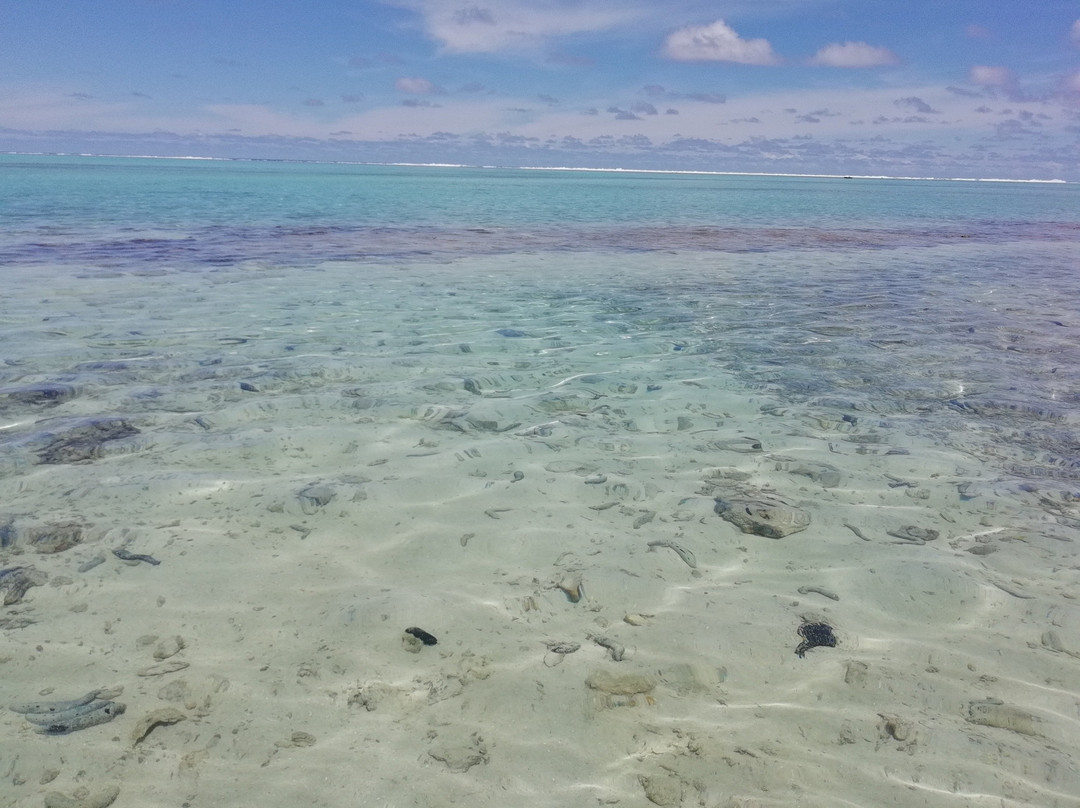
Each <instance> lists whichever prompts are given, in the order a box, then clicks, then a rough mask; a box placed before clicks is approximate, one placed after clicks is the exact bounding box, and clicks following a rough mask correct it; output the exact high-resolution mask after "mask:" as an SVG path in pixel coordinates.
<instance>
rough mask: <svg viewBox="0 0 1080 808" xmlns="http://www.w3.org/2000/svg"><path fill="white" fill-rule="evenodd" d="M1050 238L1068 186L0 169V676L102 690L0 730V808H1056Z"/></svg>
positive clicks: (1058, 496)
mask: <svg viewBox="0 0 1080 808" xmlns="http://www.w3.org/2000/svg"><path fill="white" fill-rule="evenodd" d="M1078 246H1080V191H1078V190H1077V186H1074V185H1056V184H1055V185H1046V184H1019V183H968V182H941V181H914V180H870V179H850V180H848V179H840V178H808V177H755V176H705V175H669V174H630V173H593V172H580V171H549V170H542V171H532V170H509V169H480V168H446V167H391V166H343V165H322V164H294V163H258V162H223V161H213V162H211V161H192V160H165V159H120V158H108V159H106V158H76V157H30V156H18V157H16V156H6V157H0V289H2V294H0V345H2V351H0V359H2V360H3V364H2V365H0V544H2V547H0V568H3V569H4V570H10V569H13V568H16V567H24V568H25V567H33V569H34V570H35V571H36V572H35V575H36V576H37V577H36V580H40V581H41V582H42V583H41V584H38V585H36V586H33V587H31V588H29V589H28V591H27V592H26V594H25V599H16V600H15V601H14V602H11V603H9V604H8V605H7V606H5V607H4V610H3V612H0V630H2V631H3V632H4V634H5V638H6V640H7V642H8V644H9V647H10V648H11V649H13V650H12V651H11V652H10V653H8V652H6V651H5V652H3V653H2V654H0V657H3V659H4V662H3V663H2V664H4V666H5V668H4V670H5V676H4V677H3V680H4V681H3V686H2V688H3V689H2V693H0V695H2V697H3V698H4V699H6V700H7V702H8V703H14V702H22V703H25V702H30V701H33V700H35V699H38V698H41V697H43V695H39V694H42V692H43V691H46V694H49V693H53V694H55V695H50V696H49V698H56V699H66V698H72V697H75V696H78V695H81V694H82V693H85V692H87V691H89V690H91V689H93V688H97V687H105V686H112V685H123V687H124V691H123V695H122V697H119V698H121V700H122V701H124V702H125V703H126V704H127V712H126V714H125V715H124V716H121V717H120V718H118V719H117V720H116V721H115V722H112V723H109V724H106V725H105V726H103V727H102V726H99V727H92V728H89V729H86V730H81V731H79V732H75V733H72V734H71V735H69V736H61V737H56V738H54V737H48V736H41V735H37V734H34V733H33V731H32V729H28V728H27V727H25V726H23V725H22V724H21V723H19V722H20V721H22V719H20V718H18V716H15V717H12V716H7V717H6V718H7V720H8V723H7V724H5V725H4V728H3V731H4V732H6V733H8V737H12V738H18V741H19V745H20V747H19V749H20V751H19V761H20V762H19V763H18V764H17V766H16V768H17V769H18V771H16V772H15V775H13V780H15V781H17V782H16V785H17V789H18V794H17V795H16V799H17V800H19V802H17V803H16V804H20V805H21V804H39V803H38V802H37V801H39V800H40V794H39V793H38V792H39V791H40V790H41V784H43V783H45V782H46V781H45V779H44V777H43V775H42V774H41V772H43V771H53V770H56V771H58V772H59V774H58V775H54V777H55V778H56V779H55V781H54V786H55V787H56V788H57V789H58V790H60V791H62V792H67V793H71V792H73V790H74V789H75V788H76V787H77V786H78V785H80V784H83V783H85V782H90V783H91V784H92V785H95V787H96V786H97V785H99V784H104V783H106V782H117V783H119V784H120V789H121V790H120V797H119V798H118V801H117V802H116V803H115V804H116V805H118V806H124V805H148V804H175V803H176V802H177V799H178V798H180V797H183V798H184V799H185V800H186V801H188V802H189V803H190V804H192V805H221V804H241V803H243V802H244V801H245V800H246V799H247V797H250V793H252V792H251V789H253V788H256V787H257V788H260V789H272V790H273V791H274V792H275V793H277V794H279V795H280V796H279V799H280V800H281V804H283V805H284V804H286V803H289V802H293V803H295V802H296V801H298V800H301V799H303V800H305V801H314V802H316V803H317V804H328V805H329V804H346V803H347V802H348V801H352V802H357V801H358V800H359V801H362V802H363V803H364V804H370V805H383V804H386V805H400V804H409V805H423V806H429V805H430V806H437V805H445V804H456V803H462V802H464V801H466V800H468V801H469V803H470V804H473V805H483V806H489V805H490V806H493V807H494V806H503V805H509V804H515V805H525V804H529V805H552V806H557V805H559V806H561V805H570V804H583V802H582V799H581V797H582V794H588V795H589V796H588V800H593V799H598V800H601V801H607V802H610V803H614V802H617V801H621V802H623V804H635V805H636V804H645V802H644V800H645V799H646V796H645V794H646V793H649V789H654V792H653V793H654V795H657V794H659V793H660V792H661V790H662V789H661V786H660V785H659V784H660V783H661V781H662V782H663V783H666V785H665V786H664V788H666V791H665V792H664V793H666V794H668V795H669V796H668V798H670V799H671V800H674V799H675V798H674V797H670V794H671V793H673V792H679V793H681V794H682V796H681V797H680V798H679V800H676V801H669V802H668V803H667V804H673V805H678V804H684V805H689V804H696V803H695V802H694V800H695V795H696V798H697V799H698V802H699V803H700V804H707V805H726V804H740V801H741V802H742V804H760V805H780V804H791V803H787V802H784V799H781V798H777V797H776V796H775V795H777V794H779V793H786V792H782V791H781V790H782V789H787V788H789V787H793V786H791V784H792V783H794V784H797V788H798V790H799V795H798V797H799V800H801V802H800V804H806V805H821V806H832V805H836V804H840V803H841V802H843V803H844V804H862V805H884V804H889V805H905V804H915V803H912V802H911V800H912V799H913V797H912V795H913V794H918V793H919V792H920V790H923V791H922V794H921V796H925V797H926V799H927V800H929V801H928V802H927V803H926V804H936V805H938V804H939V805H957V806H959V805H969V804H972V803H971V801H972V800H973V799H979V798H980V797H978V795H987V794H992V795H997V796H999V797H1000V799H1001V800H1002V804H1006V805H1021V804H1040V805H1075V804H1076V803H1075V800H1074V799H1073V798H1072V797H1071V796H1069V795H1071V794H1076V793H1080V769H1078V767H1077V765H1076V761H1077V760H1078V759H1080V717H1078V715H1077V713H1076V704H1077V703H1080V691H1077V688H1076V685H1075V680H1076V677H1075V665H1076V658H1077V656H1078V655H1080V609H1077V607H1076V606H1075V605H1074V604H1075V603H1076V602H1077V598H1080V575H1078V573H1077V562H1076V550H1075V546H1076V542H1077V541H1078V540H1080V448H1078V447H1080V273H1078V272H1077V271H1076V268H1077V256H1078V255H1080V250H1078ZM755 498H757V499H755ZM760 498H766V499H769V498H778V499H779V500H780V501H781V506H780V507H779V510H778V511H777V513H778V514H779V515H778V516H777V517H776V518H777V519H780V520H781V521H782V520H783V519H784V518H786V517H785V516H784V514H785V513H793V512H795V511H801V512H804V513H805V515H806V518H807V519H809V520H810V524H809V527H807V528H805V529H804V530H803V531H801V532H796V533H794V534H792V535H789V536H786V537H783V538H781V539H772V538H768V537H767V536H765V535H755V534H752V533H745V532H740V530H739V529H738V528H736V527H735V526H734V525H733V524H731V523H729V522H728V521H726V520H725V519H723V518H721V516H720V515H719V512H720V510H722V508H721V507H720V505H719V504H718V503H717V500H720V501H721V502H729V501H736V502H747V503H750V502H755V501H758V500H759V499H760ZM746 507H747V508H749V507H750V506H749V505H747V506H746ZM748 512H749V511H748ZM73 526H75V527H77V528H78V531H77V532H78V541H76V542H74V544H73V545H72V546H69V547H66V548H65V549H62V550H60V551H58V552H43V551H42V546H43V545H42V542H43V541H45V540H46V539H49V540H52V538H55V537H56V536H59V535H61V534H63V535H67V536H70V535H73V534H72V530H73V529H74V528H73ZM61 528H63V529H61ZM912 528H914V531H912V530H911V529H912ZM928 536H931V538H927V537H928ZM43 537H44V539H43ZM50 537H52V538H50ZM673 544H674V545H675V546H677V547H678V548H679V551H678V552H672V550H673V549H674V547H672V545H673ZM119 548H127V549H129V550H130V551H132V552H136V553H146V554H150V555H152V556H153V557H154V558H155V560H158V561H160V564H159V565H155V566H149V565H147V564H139V563H138V562H131V563H130V564H125V563H123V562H122V561H119V560H117V559H116V558H115V557H113V556H112V555H111V554H110V553H109V552H108V551H109V550H112V549H119ZM668 548H670V549H668ZM50 549H52V548H50ZM687 551H689V552H687ZM687 559H689V560H687ZM821 590H824V591H825V592H826V593H828V594H824V595H823V594H821ZM4 591H5V593H7V594H6V595H5V597H7V598H8V599H9V600H10V598H11V597H12V596H11V595H10V591H11V590H9V589H5V590H4ZM571 592H577V593H578V594H577V596H575V597H573V598H571V597H570V593H571ZM582 592H583V593H584V594H582ZM800 621H804V622H806V621H812V622H828V623H829V624H831V625H832V626H834V627H835V629H836V632H837V637H838V643H837V646H836V647H835V648H815V649H811V650H810V651H809V652H808V653H807V654H806V657H805V658H800V657H798V656H796V655H795V653H794V650H795V648H796V647H797V644H798V642H799V635H797V633H796V629H797V628H798V627H799V626H800ZM406 626H420V627H422V628H424V629H425V630H428V631H430V632H432V633H434V634H435V635H437V636H438V637H439V644H438V645H437V646H434V648H425V649H423V650H420V651H419V652H418V653H417V654H416V655H413V654H412V653H409V652H408V651H403V650H402V646H401V637H400V633H401V630H402V629H403V628H405V627H406ZM601 634H603V635H605V636H604V638H605V639H610V640H613V645H614V646H615V648H616V649H617V648H619V647H623V646H625V647H624V649H623V650H624V651H625V659H623V658H616V657H621V656H622V655H621V654H618V653H616V651H615V650H612V649H611V648H610V646H608V645H601V644H598V643H597V642H596V639H595V638H596V637H597V636H599V635H601ZM174 635H175V636H182V638H183V643H179V642H172V644H171V646H170V645H166V646H165V648H166V650H165V651H162V652H161V653H160V654H159V656H158V657H153V656H152V652H154V649H155V648H156V647H159V646H157V643H158V642H164V640H162V639H161V638H166V639H167V638H171V637H173V636H174ZM148 637H150V638H152V639H147V638H148ZM572 643H577V644H579V645H580V646H581V647H580V649H579V650H576V651H574V652H572V653H568V654H565V655H564V654H561V653H556V652H553V651H551V650H549V649H550V648H551V647H552V645H553V644H554V645H559V646H560V647H564V646H568V645H570V644H572ZM178 645H180V646H182V647H181V648H180V650H179V651H177V650H176V648H177V646H178ZM170 649H171V650H170ZM413 650H416V649H413ZM162 658H164V661H166V662H167V661H168V660H169V659H173V660H181V661H183V662H185V663H188V664H189V666H190V667H188V668H178V669H177V670H175V671H173V672H172V673H165V674H161V673H160V671H159V672H157V673H147V672H146V671H145V668H146V666H150V665H154V664H158V663H159V662H160V661H161V660H162ZM156 660H157V661H156ZM597 670H601V671H604V670H606V671H609V672H617V673H620V674H621V673H622V672H624V671H626V672H630V673H632V674H635V675H640V676H639V679H638V680H636V681H644V682H645V683H646V684H644V685H641V687H644V688H652V689H645V690H633V688H632V687H630V686H629V685H623V686H619V685H611V686H610V687H609V689H608V690H604V689H603V688H602V687H598V686H596V681H597V679H596V677H595V673H596V671H597ZM155 677H160V678H155ZM640 677H644V678H640ZM589 682H591V683H592V684H589ZM627 690H629V692H624V691H627ZM163 706H171V707H172V708H174V709H178V710H180V711H181V712H182V713H183V714H184V721H183V722H181V723H179V724H177V725H176V726H175V727H173V726H171V725H169V726H163V727H161V728H159V729H154V731H153V734H152V735H150V736H149V737H148V739H147V740H146V741H138V742H136V743H135V744H134V745H135V746H136V747H137V748H138V749H139V750H148V749H150V750H152V753H147V754H145V755H144V754H143V752H142V751H140V752H139V753H138V754H132V753H131V752H130V748H131V746H132V745H133V744H132V743H131V741H130V736H129V732H130V725H132V724H134V723H135V722H136V721H137V720H138V719H139V718H140V717H141V716H144V715H146V714H149V713H150V712H151V711H152V710H154V709H160V708H162V707H163ZM124 722H127V723H126V724H125V723H124ZM117 727H120V729H117ZM297 733H299V734H297ZM304 733H308V734H307V735H305V734H304ZM117 738H120V739H122V740H121V741H119V742H117V741H116V739H117ZM222 738H224V739H225V740H224V741H221V739H222ZM211 739H216V740H211ZM297 739H299V740H297ZM309 740H310V743H309ZM309 747H310V748H309ZM463 750H464V751H463ZM1002 750H1007V751H1002ZM0 754H3V746H2V745H0ZM448 761H449V762H448ZM766 762H768V763H769V765H765V763H766ZM12 765H16V764H12ZM20 767H21V768H20ZM417 772H419V775H418V774H417ZM87 773H89V774H87ZM178 778H179V779H178ZM646 783H650V784H651V785H649V786H646V785H645V784H646ZM256 784H258V785H256ZM54 786H50V788H52V787H54ZM102 787H104V786H102ZM643 788H644V789H645V793H643V791H642V789H643ZM245 795H246V796H245ZM349 804H351V803H349ZM919 804H921V803H919ZM995 804H996V803H995Z"/></svg>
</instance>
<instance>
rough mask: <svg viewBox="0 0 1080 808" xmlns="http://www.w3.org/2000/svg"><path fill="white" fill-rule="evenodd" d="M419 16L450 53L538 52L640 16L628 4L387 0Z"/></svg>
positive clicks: (561, 0) (551, 0)
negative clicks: (556, 42)
mask: <svg viewBox="0 0 1080 808" xmlns="http://www.w3.org/2000/svg"><path fill="white" fill-rule="evenodd" d="M384 1H385V2H388V3H390V4H392V5H398V6H402V7H404V8H408V9H411V10H413V11H415V12H417V13H418V14H419V15H420V17H421V19H422V21H423V26H424V30H425V33H426V34H427V35H428V36H429V37H430V38H431V39H433V40H435V41H436V42H439V43H440V44H441V45H442V47H443V48H444V49H445V50H446V51H447V52H449V53H498V52H501V51H509V50H515V49H517V50H521V49H525V50H530V51H531V50H535V49H538V48H541V47H543V46H544V45H545V44H547V42H548V40H550V39H551V38H554V37H560V36H568V35H571V34H580V33H588V32H593V31H603V30H606V29H610V28H613V27H617V26H619V25H622V24H625V23H627V22H630V21H631V20H634V19H636V18H638V17H639V16H640V13H639V12H638V11H636V10H635V9H633V8H632V7H631V6H630V5H629V4H626V5H624V6H620V5H618V4H611V5H608V6H596V5H595V4H582V3H580V2H573V1H572V0H493V1H492V2H486V1H485V0H480V1H479V2H477V3H468V2H462V0H384Z"/></svg>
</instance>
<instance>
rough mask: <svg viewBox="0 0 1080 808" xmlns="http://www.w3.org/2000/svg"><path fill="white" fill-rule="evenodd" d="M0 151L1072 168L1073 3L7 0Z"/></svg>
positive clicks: (1079, 44)
mask: <svg viewBox="0 0 1080 808" xmlns="http://www.w3.org/2000/svg"><path fill="white" fill-rule="evenodd" d="M0 150H3V151H24V152H39V151H45V152H53V151H62V152H89V153H98V154H160V155H175V156H188V155H192V156H217V157H238V158H271V159H308V160H311V159H314V160H353V161H361V162H418V163H465V164H471V165H477V164H478V165H529V166H576V167H598V168H613V167H623V168H650V169H681V170H712V171H749V172H759V171H764V172H776V173H832V174H858V175H892V176H954V177H956V176H961V177H976V178H989V177H1000V178H1010V179H1031V178H1040V179H1066V180H1070V181H1080V2H1078V1H1077V0H713V2H704V1H703V0H305V1H304V2H290V1H289V0H278V2H266V0H32V2H31V0H0Z"/></svg>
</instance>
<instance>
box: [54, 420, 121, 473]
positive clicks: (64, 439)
mask: <svg viewBox="0 0 1080 808" xmlns="http://www.w3.org/2000/svg"><path fill="white" fill-rule="evenodd" d="M138 434H139V430H138V429H136V428H135V427H133V426H132V425H131V424H130V423H128V422H127V421H126V420H125V419H123V418H89V419H87V420H85V421H80V422H78V423H77V424H75V425H74V426H72V427H71V428H70V429H67V430H66V431H64V432H62V433H60V434H54V435H53V436H52V441H51V442H50V443H49V445H48V446H46V447H45V448H44V449H42V450H41V451H40V452H39V453H38V458H39V459H40V460H41V462H42V463H77V462H79V461H80V460H93V459H94V458H96V457H101V455H102V454H103V453H104V452H103V449H102V444H103V443H105V442H107V441H111V440H119V439H120V438H128V437H131V436H132V435H138Z"/></svg>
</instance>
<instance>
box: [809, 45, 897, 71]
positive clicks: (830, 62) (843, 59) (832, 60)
mask: <svg viewBox="0 0 1080 808" xmlns="http://www.w3.org/2000/svg"><path fill="white" fill-rule="evenodd" d="M899 61H900V59H899V58H898V57H897V55H896V54H895V53H893V52H892V51H891V50H889V49H888V48H879V47H875V46H874V45H867V44H866V43H865V42H834V43H832V44H829V45H826V46H825V47H823V48H822V49H821V50H819V51H818V52H817V53H815V54H814V56H813V58H811V59H810V64H813V65H821V66H823V67H883V66H886V65H894V64H896V63H898V62H899Z"/></svg>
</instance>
